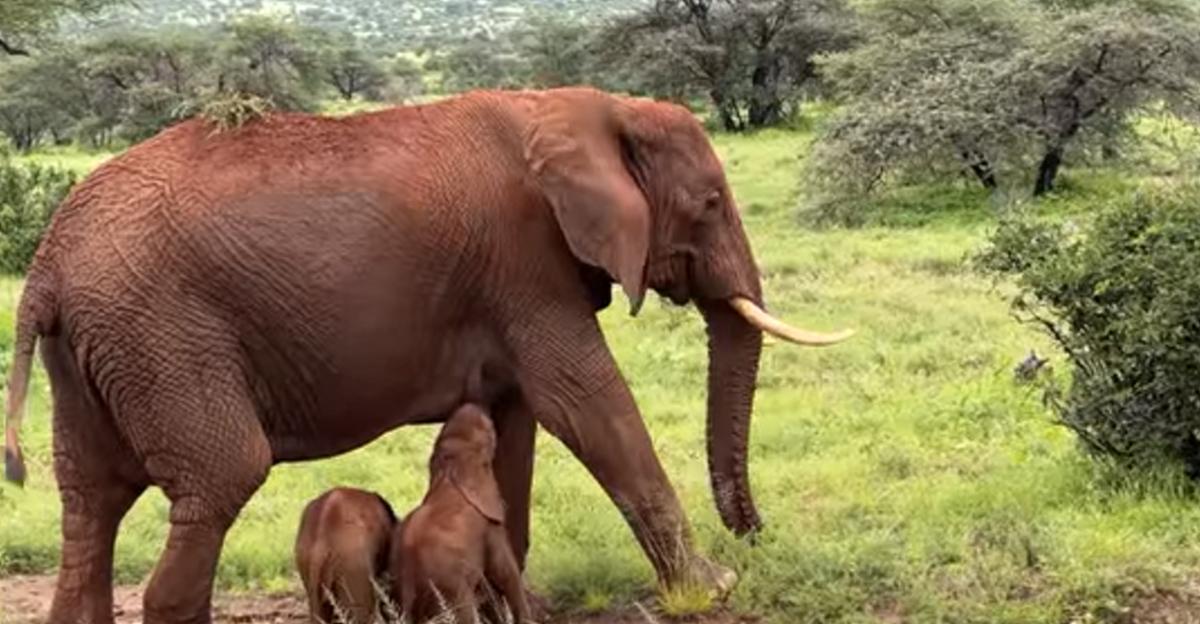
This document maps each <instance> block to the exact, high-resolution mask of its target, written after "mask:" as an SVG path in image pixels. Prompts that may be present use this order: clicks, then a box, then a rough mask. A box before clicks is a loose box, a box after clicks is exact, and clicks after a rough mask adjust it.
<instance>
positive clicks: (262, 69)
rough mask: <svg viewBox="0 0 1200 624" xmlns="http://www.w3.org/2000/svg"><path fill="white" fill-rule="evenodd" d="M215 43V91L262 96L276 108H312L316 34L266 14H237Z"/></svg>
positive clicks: (317, 79)
mask: <svg viewBox="0 0 1200 624" xmlns="http://www.w3.org/2000/svg"><path fill="white" fill-rule="evenodd" d="M228 31H229V32H228V37H227V39H226V41H225V42H224V44H223V45H222V46H221V48H220V50H219V52H218V57H219V59H220V60H219V65H220V70H219V76H218V84H217V91H219V92H237V93H243V94H247V95H253V96H257V97H260V98H265V99H267V100H269V101H271V102H272V104H273V105H274V106H276V107H278V108H282V109H286V110H312V109H315V108H316V101H317V96H318V94H319V91H320V88H321V63H320V58H319V52H318V46H319V44H320V42H321V41H322V39H323V36H322V34H321V33H319V32H317V31H316V30H314V29H311V28H306V27H303V26H300V25H297V24H293V23H291V22H287V21H283V20H278V19H275V18H271V17H268V16H262V15H251V16H247V17H243V18H241V19H239V20H237V21H235V22H234V23H233V24H231V25H230V26H229V28H228Z"/></svg>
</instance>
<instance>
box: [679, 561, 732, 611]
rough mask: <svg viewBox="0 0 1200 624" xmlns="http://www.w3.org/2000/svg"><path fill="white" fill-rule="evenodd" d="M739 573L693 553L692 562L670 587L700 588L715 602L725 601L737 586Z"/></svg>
mask: <svg viewBox="0 0 1200 624" xmlns="http://www.w3.org/2000/svg"><path fill="white" fill-rule="evenodd" d="M737 583H738V575H737V572H734V571H733V569H732V568H727V567H725V566H723V565H721V564H719V563H716V562H714V561H710V560H708V559H706V558H704V557H701V556H699V555H693V556H692V559H691V563H690V564H689V565H688V568H687V570H685V571H684V573H683V574H682V575H681V576H680V578H679V579H678V580H676V581H674V582H672V583H670V587H669V589H684V590H700V591H703V592H705V593H707V594H708V596H709V597H710V598H712V599H713V600H714V601H715V602H724V601H725V599H726V598H728V597H729V594H731V593H732V592H733V588H734V587H736V586H737Z"/></svg>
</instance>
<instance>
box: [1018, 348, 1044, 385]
mask: <svg viewBox="0 0 1200 624" xmlns="http://www.w3.org/2000/svg"><path fill="white" fill-rule="evenodd" d="M1049 361H1050V360H1049V359H1044V358H1040V357H1038V355H1037V353H1035V352H1034V351H1033V350H1032V349H1030V351H1029V355H1028V356H1027V357H1026V358H1025V359H1024V360H1021V362H1020V363H1019V364H1017V366H1016V367H1015V368H1014V369H1013V376H1015V377H1016V378H1017V382H1018V383H1028V382H1030V381H1033V380H1034V379H1035V378H1036V377H1037V374H1038V371H1040V370H1041V369H1042V367H1043V366H1045V365H1046V363H1047V362H1049Z"/></svg>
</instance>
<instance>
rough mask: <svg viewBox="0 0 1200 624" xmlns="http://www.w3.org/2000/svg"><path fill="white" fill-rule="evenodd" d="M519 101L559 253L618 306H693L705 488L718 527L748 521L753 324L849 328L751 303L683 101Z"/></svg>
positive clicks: (750, 525)
mask: <svg viewBox="0 0 1200 624" xmlns="http://www.w3.org/2000/svg"><path fill="white" fill-rule="evenodd" d="M532 111H533V112H532V113H531V122H530V123H529V125H528V128H527V130H526V132H525V134H524V147H525V157H526V160H527V161H528V164H529V166H530V168H531V169H532V171H533V173H534V177H535V178H536V179H537V181H538V183H539V184H540V186H541V188H542V191H543V193H544V194H545V196H546V199H547V201H548V202H549V204H550V205H551V207H552V208H553V211H554V215H555V218H556V219H557V222H558V225H559V228H560V229H561V231H562V234H563V236H564V238H565V239H566V243H567V245H568V246H569V248H570V250H571V252H572V254H574V256H575V257H576V258H577V259H578V260H579V261H581V262H582V263H584V264H586V265H590V266H592V267H596V268H598V269H602V270H603V271H605V272H606V273H607V274H608V276H609V277H610V278H611V279H612V280H613V281H615V282H617V283H619V284H620V285H621V287H622V288H623V290H624V291H625V293H626V295H627V296H628V298H629V300H630V303H631V313H632V314H637V312H638V310H639V308H640V307H641V304H642V301H643V298H644V296H645V292H646V290H647V289H652V290H654V291H656V292H658V293H659V294H661V295H663V296H665V297H667V298H668V299H670V300H671V301H672V302H674V303H676V304H681V305H682V304H685V303H688V302H694V303H695V304H696V306H697V307H698V308H699V310H700V312H701V314H702V315H703V316H704V318H705V321H706V323H707V326H708V350H709V369H708V421H707V442H708V463H709V472H710V476H711V480H712V488H713V495H714V498H715V500H716V504H717V508H718V510H719V512H720V514H721V519H722V521H723V522H724V523H725V525H726V526H727V527H728V528H729V529H731V530H732V531H734V532H735V533H737V534H739V535H743V534H746V533H750V532H751V531H754V530H756V529H758V528H759V527H760V524H761V521H760V518H759V515H758V511H757V509H756V508H755V505H754V501H753V498H752V496H751V493H750V485H749V479H748V475H747V469H746V464H747V457H746V455H747V444H748V441H749V431H750V414H751V411H752V407H753V400H754V390H755V380H756V378H757V374H758V361H759V355H760V351H761V348H762V332H764V331H765V332H768V333H771V334H774V335H775V336H778V337H779V338H782V339H785V340H788V341H790V342H793V343H797V344H801V345H809V346H822V345H832V344H835V343H838V342H841V341H842V340H845V339H846V338H848V337H849V336H850V335H851V334H852V332H850V331H843V332H840V333H835V334H820V333H815V332H810V331H805V330H800V329H796V328H794V327H792V326H790V325H788V324H786V323H784V322H782V321H780V320H778V319H776V318H774V317H772V316H771V315H770V314H768V313H767V312H766V311H765V310H764V306H763V297H762V286H761V283H760V278H759V272H758V268H757V265H756V264H755V260H754V256H753V254H752V253H751V250H750V243H749V240H748V239H747V237H746V232H745V230H744V229H743V227H742V221H741V218H740V216H739V211H738V207H737V205H736V203H735V201H734V198H733V194H732V192H731V191H730V189H729V184H728V182H727V181H726V178H725V172H724V170H723V168H722V166H721V163H720V161H719V159H718V158H717V155H716V153H715V152H714V151H713V148H712V146H711V144H710V143H709V141H708V138H707V136H706V135H705V133H704V130H703V128H702V127H701V125H700V124H699V122H698V121H697V120H696V118H695V116H694V115H692V114H691V113H690V112H689V111H688V110H686V109H685V108H683V107H680V106H675V105H671V104H666V103H661V102H653V101H648V100H639V99H633V98H623V97H617V96H613V95H609V94H605V93H602V92H599V91H595V90H592V89H586V88H571V89H558V90H553V91H550V92H545V93H543V94H542V95H541V96H540V97H539V98H538V101H537V102H536V103H535V105H534V106H533V107H532Z"/></svg>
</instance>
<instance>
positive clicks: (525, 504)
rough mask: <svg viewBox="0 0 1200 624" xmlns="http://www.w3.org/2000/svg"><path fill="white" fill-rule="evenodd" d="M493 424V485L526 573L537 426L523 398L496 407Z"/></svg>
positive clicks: (510, 539)
mask: <svg viewBox="0 0 1200 624" xmlns="http://www.w3.org/2000/svg"><path fill="white" fill-rule="evenodd" d="M493 420H494V422H495V423H496V460H495V462H494V466H495V472H496V482H497V484H498V485H499V486H500V496H501V497H502V498H503V499H504V508H505V514H504V525H505V528H506V529H507V530H508V539H509V542H510V543H511V544H512V549H513V554H514V555H515V556H516V559H517V566H518V567H520V569H522V570H524V569H525V557H526V556H527V554H528V553H529V500H530V494H531V491H532V489H533V452H534V443H535V441H536V436H537V422H536V421H535V420H534V417H533V411H532V410H531V409H530V407H529V405H528V403H526V402H525V400H524V398H522V397H517V398H514V399H511V400H509V401H506V402H505V403H504V404H502V405H500V406H498V407H497V408H496V410H495V413H494V414H493Z"/></svg>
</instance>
